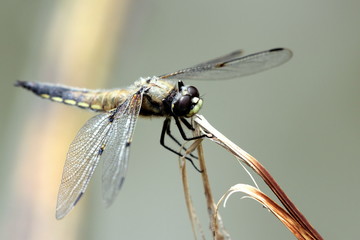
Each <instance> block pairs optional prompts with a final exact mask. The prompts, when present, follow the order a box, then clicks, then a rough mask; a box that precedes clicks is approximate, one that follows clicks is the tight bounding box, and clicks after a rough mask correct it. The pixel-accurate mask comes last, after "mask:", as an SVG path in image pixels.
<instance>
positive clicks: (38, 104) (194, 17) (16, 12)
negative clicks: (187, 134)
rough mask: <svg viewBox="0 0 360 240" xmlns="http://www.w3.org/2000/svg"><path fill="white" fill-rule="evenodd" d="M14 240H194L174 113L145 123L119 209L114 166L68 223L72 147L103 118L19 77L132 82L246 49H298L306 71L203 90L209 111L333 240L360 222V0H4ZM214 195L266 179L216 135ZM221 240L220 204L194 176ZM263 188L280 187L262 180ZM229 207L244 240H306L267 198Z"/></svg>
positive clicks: (200, 207)
mask: <svg viewBox="0 0 360 240" xmlns="http://www.w3.org/2000/svg"><path fill="white" fill-rule="evenodd" d="M0 5H1V7H0V19H1V20H0V27H1V32H0V34H1V38H0V52H1V54H0V61H1V64H0V75H1V77H0V91H1V94H0V99H1V101H0V102H1V104H0V107H1V111H0V112H1V114H0V122H1V124H0V152H1V158H0V159H1V161H0V237H1V239H64V238H66V239H155V238H156V239H192V238H193V235H192V232H191V225H190V222H189V220H188V216H187V211H186V206H185V202H184V197H183V191H182V185H181V178H180V173H179V169H178V162H177V157H176V156H175V155H173V154H171V153H170V152H168V151H166V150H165V149H163V148H162V147H161V146H160V145H159V143H158V142H159V136H160V130H161V126H162V119H156V118H153V119H150V120H149V119H140V120H139V121H138V123H137V127H136V131H135V136H134V142H133V144H132V149H131V156H130V166H129V169H128V174H127V179H126V181H125V184H124V186H123V189H122V190H121V192H120V194H119V196H118V197H117V199H116V201H115V203H114V204H113V205H112V206H111V207H110V208H105V206H104V204H103V202H102V199H101V163H100V166H99V167H98V170H97V171H96V173H95V174H94V176H93V178H92V181H91V182H90V186H89V188H88V191H87V192H86V194H85V196H84V197H83V198H82V200H81V201H80V202H79V203H78V205H77V206H76V207H75V209H73V211H71V212H70V214H68V215H67V216H66V217H65V218H64V219H62V220H60V221H57V220H55V205H56V198H57V191H58V186H59V184H60V180H61V173H62V168H63V164H64V160H65V158H66V153H67V149H68V146H69V144H70V143H71V141H72V139H73V138H74V137H75V135H76V133H77V131H78V130H79V129H80V127H81V126H82V125H83V124H84V123H85V122H86V120H87V119H89V118H90V117H91V116H93V115H94V114H93V113H92V112H88V111H83V110H80V109H77V108H72V107H69V106H65V105H61V104H56V103H53V102H50V101H44V100H42V99H40V98H38V97H36V96H34V95H33V94H31V93H29V92H26V91H24V90H22V89H19V88H15V87H13V84H14V82H15V81H16V80H17V79H20V80H28V81H39V82H52V83H61V84H67V85H71V86H78V87H84V88H119V87H124V86H127V85H129V84H131V83H133V82H134V81H135V80H137V79H138V78H139V77H141V76H142V77H147V76H153V75H159V74H164V73H168V72H171V71H175V70H178V69H180V68H184V67H189V66H192V65H194V64H198V63H200V62H202V61H205V60H209V59H211V58H214V57H218V56H221V55H224V54H226V53H229V52H231V51H233V50H236V49H244V50H245V51H246V53H253V52H257V51H262V50H267V49H270V48H274V47H287V48H290V49H291V50H292V51H293V52H294V57H293V59H291V60H290V62H288V63H286V64H285V65H282V66H280V67H278V68H275V69H272V70H269V71H266V72H263V73H259V74H256V75H253V76H249V77H245V78H242V79H234V80H228V81H211V82H205V81H202V82H200V81H199V82H190V83H188V84H194V85H195V86H197V87H198V89H199V91H200V93H201V94H203V95H204V97H203V98H204V106H203V108H202V111H201V114H203V115H204V116H205V117H206V118H207V119H208V121H209V122H210V123H212V124H213V126H215V127H216V128H217V129H218V130H219V131H221V132H222V133H223V134H224V135H226V136H227V137H228V138H230V139H231V140H233V141H234V142H235V143H237V144H238V145H239V146H241V147H242V148H243V149H245V150H246V151H248V152H249V153H250V154H252V155H253V156H255V157H256V158H257V159H258V160H259V161H260V162H262V163H263V164H264V165H265V166H266V167H267V169H268V170H269V171H270V172H271V173H272V175H273V177H274V178H275V179H276V180H277V181H278V182H279V184H280V185H281V186H282V187H283V189H284V190H285V192H286V193H287V194H288V195H289V197H290V198H291V199H292V200H293V201H294V203H295V204H296V205H297V207H298V208H299V209H300V210H301V211H302V213H303V214H304V215H305V216H306V217H307V218H308V220H309V221H310V223H312V225H313V226H314V227H315V228H316V229H317V230H318V231H319V232H320V234H322V236H323V237H324V238H325V239H356V238H357V236H358V230H357V229H358V227H359V224H360V220H359V215H360V210H359V207H358V199H359V197H360V190H359V187H358V184H359V180H360V176H359V173H358V170H359V169H360V157H359V153H358V150H359V146H360V127H359V122H360V111H359V110H360V108H359V107H360V94H359V93H360V79H359V76H360V68H359V64H360V46H359V43H360V30H359V27H358V23H359V22H360V15H359V8H360V2H359V1H341V2H340V1H326V0H320V1H315V2H314V1H309V0H305V1H285V0H275V1H264V0H263V1H249V0H241V1H239V0H234V1H216V0H212V1H205V0H200V1H190V0H183V1H165V0H150V1H149V0H147V1H146V0H138V1H125V0H121V1H119V0H118V1H115V0H106V1H88V0H87V1H85V0H76V1H44V0H34V1H18V0H15V1H14V0H11V1H10V0H2V1H1V3H0ZM173 132H176V131H175V130H173ZM204 145H205V154H206V156H207V157H206V160H207V163H208V170H209V175H210V181H211V184H212V190H213V193H214V198H215V200H216V201H217V200H218V199H219V198H220V197H221V195H222V194H223V193H224V192H225V191H226V190H227V189H228V188H229V187H230V186H232V185H234V184H236V183H251V181H250V179H249V177H248V176H247V175H246V173H245V172H244V171H243V169H242V168H241V167H240V166H239V165H238V163H237V161H236V160H235V159H234V158H233V157H232V156H231V155H230V154H228V153H227V152H225V151H224V150H222V149H220V148H219V147H218V146H215V145H214V144H213V143H211V142H209V141H205V144H204ZM189 175H190V176H189V181H190V183H191V186H190V187H191V190H192V199H193V201H194V203H195V207H196V208H197V212H198V215H199V218H200V220H201V222H202V225H203V229H204V231H205V232H206V234H207V236H208V238H209V239H210V238H211V236H210V234H209V231H208V218H207V212H206V205H205V198H204V196H203V189H202V184H201V179H200V174H198V173H197V172H196V171H195V170H194V169H192V168H189ZM259 184H260V187H261V189H262V190H263V191H265V192H266V193H269V191H268V190H267V188H266V186H264V184H262V182H261V180H259ZM241 196H242V195H240V194H238V195H233V196H232V198H231V199H230V201H229V202H228V204H227V207H226V208H221V209H220V214H221V215H222V218H223V221H224V224H225V227H226V229H227V230H228V232H229V233H230V235H231V236H232V238H233V239H264V238H266V239H292V238H294V237H293V236H292V234H291V233H290V232H289V231H288V230H287V229H285V228H284V227H283V225H282V224H281V223H280V222H279V221H278V220H277V219H276V218H275V217H274V216H273V215H272V214H271V213H269V212H268V211H266V210H265V209H264V208H262V207H261V206H260V205H259V204H258V203H256V202H255V201H253V200H249V199H245V200H240V197H241Z"/></svg>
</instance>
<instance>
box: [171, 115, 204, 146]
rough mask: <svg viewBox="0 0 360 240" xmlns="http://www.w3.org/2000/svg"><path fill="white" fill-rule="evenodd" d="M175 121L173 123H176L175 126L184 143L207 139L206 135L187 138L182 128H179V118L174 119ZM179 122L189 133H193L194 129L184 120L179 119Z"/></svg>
mask: <svg viewBox="0 0 360 240" xmlns="http://www.w3.org/2000/svg"><path fill="white" fill-rule="evenodd" d="M174 119H175V123H176V126H177V127H178V129H179V132H180V134H181V137H182V138H183V139H184V140H186V141H191V140H196V139H199V138H204V137H208V136H207V135H206V134H203V135H200V136H195V137H190V138H189V137H187V136H186V134H185V132H184V129H183V128H182V126H181V123H180V121H179V118H178V117H174ZM180 120H181V121H182V122H183V123H184V124H185V126H186V127H187V128H188V129H190V130H191V131H194V130H195V129H194V127H193V126H192V125H191V124H190V123H189V122H188V121H187V120H186V119H185V118H180Z"/></svg>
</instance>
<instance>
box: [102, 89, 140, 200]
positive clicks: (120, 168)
mask: <svg viewBox="0 0 360 240" xmlns="http://www.w3.org/2000/svg"><path fill="white" fill-rule="evenodd" d="M142 96H143V92H142V90H139V91H138V92H137V93H135V94H134V95H132V96H131V97H130V98H128V99H127V100H126V101H125V102H124V103H123V104H122V105H120V106H119V107H118V108H117V109H116V112H115V114H114V120H113V123H112V125H113V127H112V128H111V129H110V133H109V135H110V136H111V137H110V138H109V139H108V141H107V143H106V145H105V149H104V152H103V154H102V156H101V158H102V161H103V171H102V186H103V187H102V190H103V199H104V201H105V203H106V205H107V206H109V205H111V203H112V202H113V201H114V199H115V197H116V195H117V194H118V192H119V190H120V188H121V186H122V184H123V182H124V179H125V175H126V170H127V166H128V159H129V150H130V145H131V141H132V137H133V133H134V129H135V124H136V121H137V119H138V116H139V112H140V108H141V103H142Z"/></svg>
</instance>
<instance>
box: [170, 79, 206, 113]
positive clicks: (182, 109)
mask: <svg viewBox="0 0 360 240" xmlns="http://www.w3.org/2000/svg"><path fill="white" fill-rule="evenodd" d="M202 103H203V101H202V99H201V98H200V96H199V91H198V90H197V89H196V87H194V86H188V85H185V86H180V89H179V92H177V94H176V95H175V97H174V99H173V100H172V103H171V111H172V113H173V114H174V115H175V116H178V117H192V116H193V115H194V114H196V113H198V112H199V111H200V109H201V106H202Z"/></svg>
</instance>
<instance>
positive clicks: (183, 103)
mask: <svg viewBox="0 0 360 240" xmlns="http://www.w3.org/2000/svg"><path fill="white" fill-rule="evenodd" d="M190 110H191V97H190V96H188V95H185V96H182V97H180V99H179V100H177V101H176V102H175V103H174V105H173V108H172V111H173V113H174V114H175V115H176V116H179V117H180V116H185V115H186V114H188V113H189V112H190Z"/></svg>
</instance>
